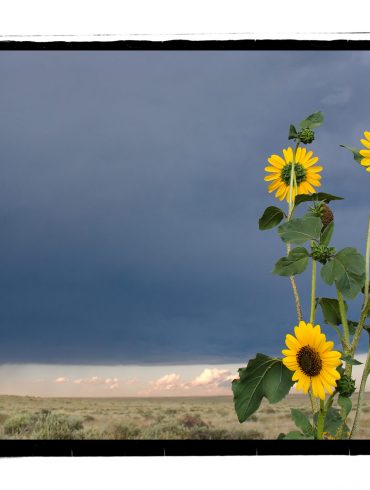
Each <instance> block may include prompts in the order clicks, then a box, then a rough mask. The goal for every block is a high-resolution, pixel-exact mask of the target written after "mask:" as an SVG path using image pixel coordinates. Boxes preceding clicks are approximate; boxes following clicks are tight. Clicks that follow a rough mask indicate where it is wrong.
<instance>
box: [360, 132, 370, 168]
mask: <svg viewBox="0 0 370 490" xmlns="http://www.w3.org/2000/svg"><path fill="white" fill-rule="evenodd" d="M364 136H365V138H366V139H364V140H361V143H362V144H363V145H364V147H365V148H366V150H360V155H361V156H363V157H365V158H363V159H362V160H361V162H360V163H361V165H363V166H364V167H367V169H366V170H367V171H368V172H370V131H365V132H364Z"/></svg>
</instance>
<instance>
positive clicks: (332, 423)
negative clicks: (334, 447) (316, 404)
mask: <svg viewBox="0 0 370 490" xmlns="http://www.w3.org/2000/svg"><path fill="white" fill-rule="evenodd" d="M341 424H342V417H341V416H340V413H339V410H338V409H336V408H330V409H329V410H328V412H327V414H326V418H325V424H324V431H325V432H329V434H331V435H332V436H335V434H336V432H337V430H338V429H339V427H340V426H341Z"/></svg>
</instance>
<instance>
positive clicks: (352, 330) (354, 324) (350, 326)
mask: <svg viewBox="0 0 370 490" xmlns="http://www.w3.org/2000/svg"><path fill="white" fill-rule="evenodd" d="M347 323H348V330H349V333H350V335H354V334H355V332H356V328H357V326H358V322H353V321H352V320H347Z"/></svg>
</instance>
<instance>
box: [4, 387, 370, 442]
mask: <svg viewBox="0 0 370 490" xmlns="http://www.w3.org/2000/svg"><path fill="white" fill-rule="evenodd" d="M355 399H356V397H355ZM290 407H292V408H300V409H302V410H304V411H306V412H307V413H308V411H309V405H308V400H307V398H306V397H305V396H301V395H289V396H288V397H287V398H285V400H283V401H282V402H280V403H277V404H274V405H270V404H269V403H267V402H265V401H264V402H263V403H262V405H261V407H260V409H259V410H258V411H257V412H256V413H255V414H254V415H252V417H251V418H250V419H249V420H248V421H247V422H244V423H243V424H240V423H239V421H238V419H237V418H236V414H235V412H234V407H233V401H232V397H231V396H230V397H228V396H225V397H183V398H180V397H166V398H164V397H162V398H40V397H32V396H22V397H21V396H8V395H0V438H1V439H209V440H220V439H276V438H277V436H278V435H279V434H280V433H281V432H284V433H287V432H289V431H291V430H296V428H295V426H294V424H293V422H292V420H291V418H290ZM352 419H353V412H352V413H351V415H350V420H352ZM358 438H359V439H369V438H370V393H367V394H366V400H365V404H364V411H363V415H362V420H361V431H360V434H359V436H358Z"/></svg>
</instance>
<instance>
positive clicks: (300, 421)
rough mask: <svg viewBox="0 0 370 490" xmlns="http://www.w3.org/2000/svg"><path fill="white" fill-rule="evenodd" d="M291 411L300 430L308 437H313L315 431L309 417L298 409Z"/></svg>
mask: <svg viewBox="0 0 370 490" xmlns="http://www.w3.org/2000/svg"><path fill="white" fill-rule="evenodd" d="M290 411H291V414H292V419H293V421H294V423H295V425H296V426H297V427H298V429H301V431H302V432H303V434H304V435H305V436H306V437H309V436H313V435H314V429H313V427H312V425H311V423H310V421H309V419H308V417H307V415H306V414H304V413H303V412H302V411H301V410H298V409H297V408H291V409H290Z"/></svg>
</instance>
